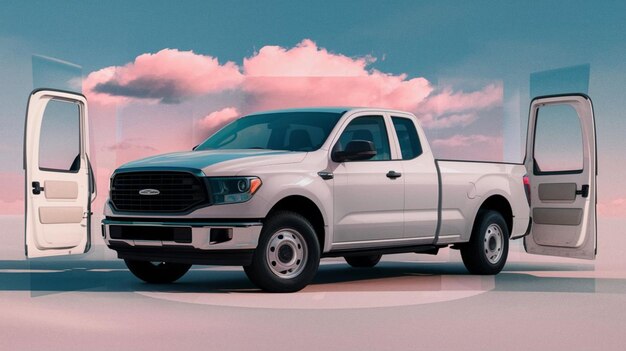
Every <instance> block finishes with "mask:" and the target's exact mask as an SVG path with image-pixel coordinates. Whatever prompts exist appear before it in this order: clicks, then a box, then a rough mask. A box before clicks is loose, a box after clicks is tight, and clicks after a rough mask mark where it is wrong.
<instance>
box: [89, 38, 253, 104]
mask: <svg viewBox="0 0 626 351" xmlns="http://www.w3.org/2000/svg"><path fill="white" fill-rule="evenodd" d="M242 79H243V77H242V75H241V73H240V71H239V67H238V66H237V65H236V64H235V63H233V62H226V63H225V64H223V65H222V64H220V63H219V61H218V60H217V59H216V58H214V57H212V56H208V55H200V54H196V53H194V52H193V51H179V50H177V49H163V50H161V51H159V52H157V53H155V54H149V53H148V54H142V55H139V56H137V58H136V59H135V61H134V62H130V63H128V64H126V65H124V66H111V67H106V68H103V69H101V70H98V71H95V72H92V73H90V74H89V75H88V76H87V78H86V79H85V81H84V89H85V92H86V94H87V96H88V98H89V99H90V101H94V102H98V103H101V104H111V103H116V104H120V103H126V102H128V101H129V100H134V99H144V100H149V101H157V102H162V103H176V102H180V101H181V100H184V99H186V98H189V97H192V96H200V95H204V94H209V93H215V92H220V91H223V90H228V89H233V88H235V87H237V86H238V84H239V83H240V82H241V80H242Z"/></svg>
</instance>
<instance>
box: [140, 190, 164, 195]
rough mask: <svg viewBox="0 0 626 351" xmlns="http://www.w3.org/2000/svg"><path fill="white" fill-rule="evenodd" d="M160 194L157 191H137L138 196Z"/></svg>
mask: <svg viewBox="0 0 626 351" xmlns="http://www.w3.org/2000/svg"><path fill="white" fill-rule="evenodd" d="M160 193H161V192H160V191H158V190H157V189H141V190H139V195H147V196H150V195H159V194H160Z"/></svg>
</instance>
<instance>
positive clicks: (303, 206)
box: [266, 195, 326, 251]
mask: <svg viewBox="0 0 626 351" xmlns="http://www.w3.org/2000/svg"><path fill="white" fill-rule="evenodd" d="M281 210H286V211H291V212H296V213H298V214H300V215H301V216H303V217H304V218H306V219H307V220H308V221H309V223H311V225H312V226H313V229H314V230H315V235H316V236H317V240H318V241H319V244H320V250H321V251H323V249H324V245H325V244H326V224H325V221H324V216H323V214H322V211H321V210H320V208H319V207H318V206H317V204H316V203H315V202H313V200H311V199H309V198H308V197H306V196H302V195H289V196H286V197H284V198H282V199H280V200H279V201H278V202H276V204H274V206H272V208H271V209H270V210H269V212H268V213H267V216H266V218H269V217H270V216H271V215H272V214H273V213H275V212H277V211H281Z"/></svg>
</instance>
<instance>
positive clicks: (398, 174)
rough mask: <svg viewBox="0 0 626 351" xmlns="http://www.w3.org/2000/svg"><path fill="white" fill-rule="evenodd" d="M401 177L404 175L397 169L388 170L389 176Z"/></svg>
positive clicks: (393, 177)
mask: <svg viewBox="0 0 626 351" xmlns="http://www.w3.org/2000/svg"><path fill="white" fill-rule="evenodd" d="M400 177H402V173H398V172H396V171H389V172H387V178H390V179H396V178H400Z"/></svg>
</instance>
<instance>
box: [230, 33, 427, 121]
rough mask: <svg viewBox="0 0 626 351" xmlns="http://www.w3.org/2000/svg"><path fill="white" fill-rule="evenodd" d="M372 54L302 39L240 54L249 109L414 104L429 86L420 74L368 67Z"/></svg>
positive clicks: (408, 107)
mask: <svg viewBox="0 0 626 351" xmlns="http://www.w3.org/2000/svg"><path fill="white" fill-rule="evenodd" d="M373 62H375V58H372V57H371V56H365V57H357V58H351V57H348V56H345V55H341V54H334V53H330V52H328V50H326V49H324V48H319V47H318V46H317V45H316V44H315V42H313V41H311V40H308V39H305V40H303V41H302V42H300V43H299V44H298V45H296V46H295V47H294V48H291V49H285V48H282V47H279V46H265V47H263V48H262V49H261V50H259V52H258V53H256V54H255V55H253V56H252V57H250V58H246V59H244V63H243V71H244V75H245V76H246V79H245V80H244V83H243V87H242V89H243V91H245V92H246V93H247V94H249V95H250V96H251V97H252V99H251V100H252V103H253V106H252V109H253V110H259V109H271V108H281V107H303V106H333V105H344V106H377V107H391V108H396V109H403V110H413V109H415V108H416V107H417V106H418V105H419V104H420V103H421V102H422V101H423V100H424V99H425V98H426V97H427V96H428V95H429V94H430V93H431V92H432V91H433V87H432V86H431V85H430V83H429V82H428V80H426V79H425V78H421V77H420V78H413V79H407V76H406V75H405V74H399V75H393V74H387V73H383V72H380V71H378V70H375V69H368V65H370V64H371V63H373Z"/></svg>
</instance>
